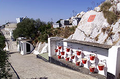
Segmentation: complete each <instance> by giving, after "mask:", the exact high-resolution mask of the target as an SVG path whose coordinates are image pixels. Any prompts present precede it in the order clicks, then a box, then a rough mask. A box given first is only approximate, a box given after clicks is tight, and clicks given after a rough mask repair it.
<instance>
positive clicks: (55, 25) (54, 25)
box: [53, 23, 61, 28]
mask: <svg viewBox="0 0 120 79" xmlns="http://www.w3.org/2000/svg"><path fill="white" fill-rule="evenodd" d="M58 27H61V24H60V23H55V24H53V28H58Z"/></svg>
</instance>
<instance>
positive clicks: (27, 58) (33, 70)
mask: <svg viewBox="0 0 120 79" xmlns="http://www.w3.org/2000/svg"><path fill="white" fill-rule="evenodd" d="M9 60H10V62H11V64H12V66H13V67H14V69H15V70H16V72H17V73H18V75H19V76H20V79H31V78H38V79H39V78H40V77H47V79H95V78H93V77H91V76H89V75H85V74H82V73H79V72H76V71H73V70H70V69H67V68H64V67H61V66H57V65H54V64H51V63H49V62H45V61H43V60H41V59H37V58H36V56H35V55H33V54H28V55H24V56H23V55H21V54H19V53H14V54H11V57H10V59H9Z"/></svg>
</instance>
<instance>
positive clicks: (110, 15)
mask: <svg viewBox="0 0 120 79" xmlns="http://www.w3.org/2000/svg"><path fill="white" fill-rule="evenodd" d="M103 13H104V17H105V18H106V19H107V22H108V23H109V24H110V25H111V24H113V23H116V22H117V16H116V14H115V13H114V12H111V11H103Z"/></svg>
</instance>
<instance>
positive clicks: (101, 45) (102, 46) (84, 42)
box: [63, 39, 112, 49]
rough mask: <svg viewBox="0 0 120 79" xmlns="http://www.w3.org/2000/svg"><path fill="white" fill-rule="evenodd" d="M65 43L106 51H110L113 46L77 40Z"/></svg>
mask: <svg viewBox="0 0 120 79" xmlns="http://www.w3.org/2000/svg"><path fill="white" fill-rule="evenodd" d="M63 42H70V43H77V44H82V45H88V46H93V47H99V48H104V49H109V48H111V47H112V45H106V44H100V43H94V42H88V41H79V40H75V39H67V40H63Z"/></svg>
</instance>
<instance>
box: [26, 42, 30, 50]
mask: <svg viewBox="0 0 120 79" xmlns="http://www.w3.org/2000/svg"><path fill="white" fill-rule="evenodd" d="M26 48H27V49H26V50H27V52H30V44H28V43H26Z"/></svg>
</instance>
